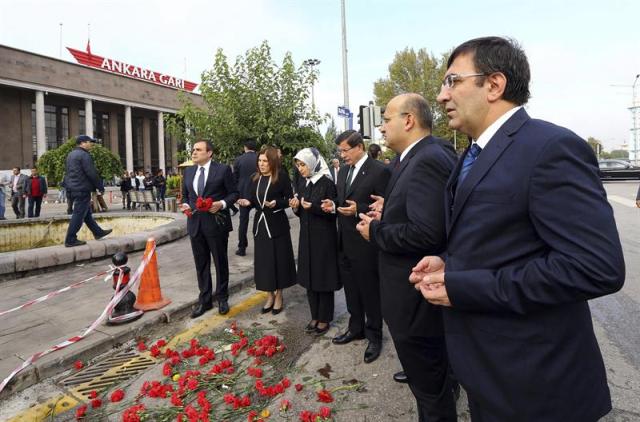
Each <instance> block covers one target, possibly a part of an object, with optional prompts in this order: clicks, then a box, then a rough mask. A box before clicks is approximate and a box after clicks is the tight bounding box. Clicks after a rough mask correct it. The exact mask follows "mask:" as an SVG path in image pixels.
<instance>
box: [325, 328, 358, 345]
mask: <svg viewBox="0 0 640 422" xmlns="http://www.w3.org/2000/svg"><path fill="white" fill-rule="evenodd" d="M363 338H364V334H362V333H360V334H354V333H352V332H351V331H347V332H346V333H344V334H340V335H339V336H335V337H334V338H332V339H331V343H333V344H347V343H351V342H352V341H353V340H362V339H363Z"/></svg>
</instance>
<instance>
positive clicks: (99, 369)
mask: <svg viewBox="0 0 640 422" xmlns="http://www.w3.org/2000/svg"><path fill="white" fill-rule="evenodd" d="M155 364H156V361H155V360H154V359H151V358H149V357H147V356H142V355H139V354H137V353H135V352H131V351H129V352H121V353H118V354H117V355H115V356H111V357H109V358H106V359H104V360H102V361H100V362H97V363H96V364H94V365H91V366H89V367H87V368H85V369H84V370H82V371H80V372H78V373H75V374H73V375H71V376H69V377H67V378H64V379H63V380H61V381H60V385H61V386H63V387H66V388H73V389H74V390H75V391H76V392H77V393H78V394H80V395H82V396H84V397H86V398H88V397H89V393H90V392H91V391H93V390H95V391H97V392H98V394H100V393H102V392H103V391H105V390H107V389H109V388H110V387H111V386H113V385H115V384H118V383H120V382H122V381H125V380H127V379H129V378H131V377H134V376H136V375H138V374H139V373H140V372H142V371H144V370H146V369H147V368H149V367H151V366H153V365H155Z"/></svg>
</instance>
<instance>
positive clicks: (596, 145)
mask: <svg viewBox="0 0 640 422" xmlns="http://www.w3.org/2000/svg"><path fill="white" fill-rule="evenodd" d="M587 143H588V144H589V146H590V147H591V149H593V152H594V153H595V154H596V156H597V157H598V158H606V157H604V154H605V153H604V151H603V148H602V142H600V140H598V139H596V138H594V137H592V136H589V137H588V138H587Z"/></svg>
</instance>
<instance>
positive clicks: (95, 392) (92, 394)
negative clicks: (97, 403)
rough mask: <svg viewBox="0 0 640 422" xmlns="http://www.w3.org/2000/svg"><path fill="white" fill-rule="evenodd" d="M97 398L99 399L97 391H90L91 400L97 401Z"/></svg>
mask: <svg viewBox="0 0 640 422" xmlns="http://www.w3.org/2000/svg"><path fill="white" fill-rule="evenodd" d="M97 397H98V392H97V391H96V390H91V391H89V398H90V399H95V398H97Z"/></svg>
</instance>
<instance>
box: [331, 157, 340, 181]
mask: <svg viewBox="0 0 640 422" xmlns="http://www.w3.org/2000/svg"><path fill="white" fill-rule="evenodd" d="M329 172H330V173H331V180H333V183H338V174H339V173H340V160H338V159H337V158H333V159H331V167H329Z"/></svg>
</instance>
